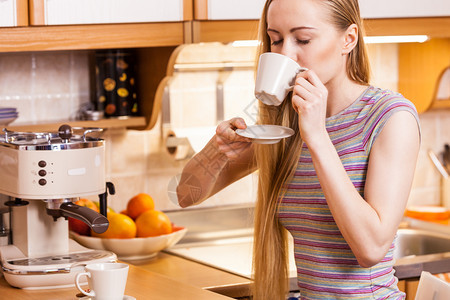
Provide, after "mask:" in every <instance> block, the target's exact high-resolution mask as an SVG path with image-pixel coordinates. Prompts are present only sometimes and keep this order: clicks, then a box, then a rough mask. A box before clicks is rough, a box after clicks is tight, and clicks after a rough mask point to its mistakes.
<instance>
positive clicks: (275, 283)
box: [253, 0, 370, 300]
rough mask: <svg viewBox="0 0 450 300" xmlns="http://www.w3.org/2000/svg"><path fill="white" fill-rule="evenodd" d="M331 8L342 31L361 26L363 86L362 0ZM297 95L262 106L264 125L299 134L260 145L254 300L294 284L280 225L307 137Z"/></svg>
mask: <svg viewBox="0 0 450 300" xmlns="http://www.w3.org/2000/svg"><path fill="white" fill-rule="evenodd" d="M271 2H272V0H267V1H266V4H265V6H264V9H263V13H262V17H261V20H260V23H259V40H260V46H259V51H258V57H259V55H260V54H262V53H264V52H269V51H270V39H269V36H268V35H267V32H266V30H267V10H268V8H269V6H270V4H271ZM322 2H323V3H324V5H326V6H327V7H328V8H329V10H330V16H332V20H331V22H333V24H334V25H335V26H336V28H337V30H342V31H345V30H346V29H347V28H348V26H350V25H351V24H356V25H357V26H358V28H359V30H358V40H359V42H358V44H357V45H356V47H355V48H354V49H353V50H352V52H350V54H349V55H348V59H347V69H346V70H347V75H348V77H349V78H350V79H352V80H353V81H355V82H357V83H359V84H368V82H369V74H370V68H369V60H368V57H367V51H366V48H365V45H364V43H363V27H362V20H361V18H360V15H359V6H358V0H325V1H322ZM290 98H291V95H290V94H289V95H288V96H287V97H286V101H283V103H282V104H281V105H280V106H267V105H264V104H262V103H260V104H259V121H258V122H259V123H260V124H276V125H282V126H286V127H290V128H292V129H294V131H295V134H294V135H293V136H292V137H290V138H288V139H284V140H282V141H281V142H279V143H277V144H272V145H257V144H256V145H255V155H256V161H257V163H258V170H259V180H258V196H257V203H256V208H255V231H254V245H253V273H254V286H253V299H254V300H278V299H280V300H281V299H285V296H286V293H287V288H288V280H287V279H288V258H287V257H288V255H287V254H288V253H287V232H286V230H285V229H284V228H283V226H282V225H281V224H280V223H279V221H278V218H277V214H278V204H279V199H280V198H281V197H282V196H283V194H284V192H285V188H286V186H285V185H286V182H287V181H288V180H289V179H290V178H291V177H292V176H293V173H294V171H295V169H296V167H297V164H298V159H299V156H300V152H301V147H302V140H301V137H300V133H299V128H298V114H297V113H296V112H295V111H294V110H293V109H292V105H291V101H290Z"/></svg>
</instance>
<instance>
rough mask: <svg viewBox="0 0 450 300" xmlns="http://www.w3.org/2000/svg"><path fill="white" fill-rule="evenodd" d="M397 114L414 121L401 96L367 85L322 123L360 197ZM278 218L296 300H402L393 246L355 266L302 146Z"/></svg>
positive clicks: (402, 295)
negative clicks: (287, 239) (290, 256)
mask: <svg viewBox="0 0 450 300" xmlns="http://www.w3.org/2000/svg"><path fill="white" fill-rule="evenodd" d="M397 111H409V112H411V113H412V114H413V115H414V116H415V117H416V119H417V121H418V115H417V111H416V109H415V107H414V105H413V104H412V103H411V102H410V101H408V100H406V99H405V98H404V97H403V96H402V95H400V94H398V93H393V92H391V91H387V90H381V89H379V88H375V87H372V86H370V87H368V88H367V90H366V91H365V92H364V93H363V94H362V95H361V96H360V97H359V98H358V99H357V100H356V101H355V102H354V103H353V104H352V105H350V106H349V107H348V108H346V109H345V110H344V111H342V112H340V113H339V114H337V115H334V116H332V117H329V118H327V120H326V127H327V131H328V134H329V136H330V138H331V141H332V142H333V144H334V146H335V148H336V150H337V152H338V154H339V157H340V159H341V161H342V164H343V165H344V168H345V170H346V171H347V174H348V176H349V177H350V179H351V181H352V182H353V184H354V186H355V187H356V189H357V190H358V192H359V193H360V195H362V196H363V197H364V184H365V180H366V174H367V166H368V162H369V155H370V150H371V148H372V145H373V143H374V141H375V140H376V138H377V136H378V134H379V133H380V132H381V130H382V129H383V126H384V125H385V124H386V121H387V120H388V119H389V117H390V116H392V114H394V113H395V112H397ZM278 217H279V219H280V222H281V223H282V224H283V226H284V227H285V228H286V229H287V230H288V231H289V232H290V233H291V234H292V236H293V238H294V253H295V261H296V265H297V277H298V286H299V289H300V294H301V299H404V297H405V295H404V293H403V292H400V291H399V290H398V288H397V281H398V280H397V278H396V277H395V276H394V270H393V264H394V259H393V250H394V245H395V243H393V244H392V246H391V247H390V249H389V251H388V252H387V254H386V256H385V257H384V259H382V260H381V262H379V263H378V264H377V265H375V266H373V267H370V268H363V267H361V266H360V265H359V264H358V262H357V260H356V258H355V256H354V255H353V252H352V251H351V249H350V247H349V245H348V244H347V242H346V241H345V240H344V238H343V236H342V235H341V232H340V231H339V228H338V227H337V225H336V223H335V221H334V218H333V216H332V215H331V212H330V210H329V208H328V205H327V201H326V200H325V197H324V194H323V192H322V189H321V187H320V183H319V180H318V178H317V175H316V172H315V170H314V166H313V163H312V159H311V155H310V153H309V150H308V147H307V146H306V145H303V149H302V153H301V155H300V159H299V163H298V165H297V169H296V171H295V174H294V177H293V178H292V180H291V181H290V182H289V183H288V188H287V193H286V194H285V196H284V198H283V199H282V200H281V202H280V207H279V214H278Z"/></svg>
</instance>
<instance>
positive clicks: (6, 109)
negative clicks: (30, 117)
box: [0, 107, 16, 113]
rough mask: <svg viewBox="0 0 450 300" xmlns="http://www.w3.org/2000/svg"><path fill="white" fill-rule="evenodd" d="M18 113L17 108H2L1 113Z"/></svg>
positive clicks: (0, 108)
mask: <svg viewBox="0 0 450 300" xmlns="http://www.w3.org/2000/svg"><path fill="white" fill-rule="evenodd" d="M13 112H16V108H15V107H0V113H13Z"/></svg>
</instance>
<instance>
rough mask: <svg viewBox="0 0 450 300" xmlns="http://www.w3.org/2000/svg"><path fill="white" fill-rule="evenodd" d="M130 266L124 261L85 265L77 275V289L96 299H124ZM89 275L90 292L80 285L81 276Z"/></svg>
mask: <svg viewBox="0 0 450 300" xmlns="http://www.w3.org/2000/svg"><path fill="white" fill-rule="evenodd" d="M128 269H129V266H128V265H127V264H124V263H112V262H111V263H95V264H88V265H86V266H85V267H84V270H85V272H81V273H78V274H77V276H76V277H75V285H76V287H77V289H78V290H79V291H80V292H81V293H83V294H84V295H86V296H89V297H93V298H94V299H95V300H122V299H124V294H125V286H126V284H127V277H128ZM82 276H87V278H88V284H89V289H90V290H91V291H90V292H86V291H85V290H84V289H83V288H81V286H80V278H81V277H82Z"/></svg>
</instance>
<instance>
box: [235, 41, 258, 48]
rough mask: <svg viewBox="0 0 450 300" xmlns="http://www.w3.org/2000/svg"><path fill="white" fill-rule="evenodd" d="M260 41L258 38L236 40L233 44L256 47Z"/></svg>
mask: <svg viewBox="0 0 450 300" xmlns="http://www.w3.org/2000/svg"><path fill="white" fill-rule="evenodd" d="M258 43H259V41H258V40H241V41H234V42H233V43H232V44H231V45H232V46H233V47H256V46H258Z"/></svg>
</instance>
